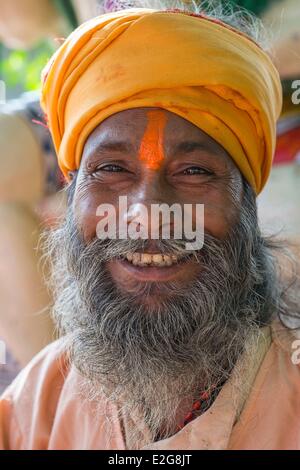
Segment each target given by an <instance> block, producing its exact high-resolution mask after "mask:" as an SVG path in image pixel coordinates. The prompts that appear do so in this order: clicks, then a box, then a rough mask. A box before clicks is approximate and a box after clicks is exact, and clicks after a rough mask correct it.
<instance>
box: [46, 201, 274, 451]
mask: <svg viewBox="0 0 300 470" xmlns="http://www.w3.org/2000/svg"><path fill="white" fill-rule="evenodd" d="M144 243H145V242H144V241H141V240H107V241H102V240H95V241H93V242H92V243H91V244H89V245H88V246H85V245H84V243H83V242H82V240H81V237H80V235H79V234H78V232H77V229H76V225H75V223H74V220H73V215H72V212H71V211H69V213H68V216H67V218H66V222H65V223H64V225H63V226H62V227H60V228H59V229H57V230H56V231H54V232H53V233H51V234H50V237H49V238H48V252H49V253H50V256H51V259H52V262H53V286H54V290H55V291H56V299H55V305H54V316H55V319H56V321H57V324H58V325H59V327H60V329H61V330H62V332H63V333H64V334H65V335H66V341H67V344H68V349H69V353H70V358H71V361H72V363H73V364H74V365H75V366H76V367H77V369H78V370H79V371H80V372H81V374H82V375H83V376H84V377H85V379H86V382H87V383H88V384H89V386H90V389H91V390H93V393H94V396H95V395H96V396H101V395H102V394H105V396H106V397H108V398H109V400H111V401H113V402H115V403H117V404H118V406H119V409H120V410H121V412H122V415H123V416H124V414H125V415H133V414H134V415H136V416H139V417H140V419H141V421H144V422H145V423H146V424H147V427H148V430H149V435H150V441H153V440H155V436H157V435H158V434H159V435H160V438H164V437H168V436H170V435H172V434H173V433H174V432H175V431H176V425H177V424H178V422H177V421H178V410H180V407H181V406H182V403H185V404H190V405H191V404H192V402H193V400H194V399H197V398H198V397H199V395H200V393H201V392H203V391H207V390H210V389H212V388H215V389H217V388H218V387H219V386H221V384H223V383H224V382H225V381H226V380H227V379H228V377H229V376H230V373H231V371H232V368H233V367H234V365H235V364H236V362H237V359H238V358H239V357H240V355H241V354H242V353H243V350H244V347H245V342H246V339H247V338H248V337H249V336H250V335H251V336H252V335H255V334H257V333H258V330H259V327H260V326H261V325H262V324H267V323H268V322H269V321H270V318H271V315H272V314H273V313H274V307H275V306H276V299H277V296H278V291H277V290H276V282H277V281H276V280H277V278H276V273H275V269H274V260H273V257H272V255H271V251H270V249H269V248H268V246H267V243H266V241H265V240H264V239H262V237H261V236H260V234H259V230H258V226H257V216H256V208H255V200H254V197H253V196H252V194H248V196H247V197H246V200H245V203H244V205H243V208H242V210H241V214H240V219H239V221H238V222H237V223H236V225H235V227H234V228H233V229H232V231H231V232H230V233H229V234H228V236H227V237H226V239H225V240H217V239H214V238H213V237H211V236H209V235H206V237H205V244H204V248H202V250H201V252H200V253H195V254H194V255H195V257H196V258H197V259H198V260H199V262H200V263H201V274H200V275H199V278H198V279H195V281H194V282H192V283H191V284H190V286H189V287H188V288H187V287H186V286H185V289H181V288H180V286H179V285H176V284H172V283H168V285H166V286H165V290H166V291H167V294H168V295H164V296H162V300H161V302H156V303H147V302H144V301H143V300H142V299H143V298H145V296H146V297H147V295H148V296H149V295H157V293H155V292H156V289H155V287H157V288H159V287H160V286H155V285H152V286H150V287H148V288H147V290H144V292H141V291H139V289H137V290H136V293H132V294H126V293H125V292H122V291H120V290H119V289H118V288H117V286H116V285H115V283H114V282H113V280H112V279H111V277H110V274H109V272H108V271H107V270H106V267H105V266H106V264H105V263H106V261H107V260H110V259H112V258H114V257H116V256H121V255H123V254H124V253H126V252H128V251H135V250H137V251H139V250H141V248H142V246H143V244H144ZM160 243H161V245H160V248H161V251H162V252H165V253H170V252H173V253H175V254H176V253H178V254H180V253H182V250H183V244H182V242H180V241H176V240H162V241H161V242H160ZM141 289H143V287H142V286H141ZM141 294H143V295H141ZM138 439H139V429H138V427H137V426H135V425H133V426H132V428H131V429H129V437H128V447H135V445H136V443H137V442H138Z"/></svg>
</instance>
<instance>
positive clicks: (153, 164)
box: [139, 110, 167, 170]
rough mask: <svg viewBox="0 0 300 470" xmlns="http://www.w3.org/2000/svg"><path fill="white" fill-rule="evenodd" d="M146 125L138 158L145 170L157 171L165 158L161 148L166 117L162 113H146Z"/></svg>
mask: <svg viewBox="0 0 300 470" xmlns="http://www.w3.org/2000/svg"><path fill="white" fill-rule="evenodd" d="M147 116H148V124H147V128H146V130H145V133H144V136H143V139H142V142H141V145H140V152H139V158H140V160H141V161H143V162H145V163H146V165H147V168H150V169H151V170H158V169H159V168H160V165H161V163H162V161H163V160H164V158H165V155H164V148H163V136H164V129H165V126H166V122H167V116H166V113H165V112H164V111H158V110H153V111H149V112H148V113H147Z"/></svg>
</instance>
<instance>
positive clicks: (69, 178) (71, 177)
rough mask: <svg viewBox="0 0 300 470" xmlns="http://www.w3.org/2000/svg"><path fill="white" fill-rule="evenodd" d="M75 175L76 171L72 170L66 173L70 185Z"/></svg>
mask: <svg viewBox="0 0 300 470" xmlns="http://www.w3.org/2000/svg"><path fill="white" fill-rule="evenodd" d="M77 174H78V170H73V171H69V172H68V180H69V181H70V183H72V182H73V181H74V179H76V176H77Z"/></svg>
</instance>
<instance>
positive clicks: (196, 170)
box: [183, 166, 213, 176]
mask: <svg viewBox="0 0 300 470" xmlns="http://www.w3.org/2000/svg"><path fill="white" fill-rule="evenodd" d="M183 174H184V175H189V176H193V175H212V174H213V173H212V172H211V171H209V170H206V169H205V168H201V167H199V166H190V167H189V168H186V169H185V170H184V171H183Z"/></svg>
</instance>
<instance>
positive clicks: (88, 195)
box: [73, 179, 111, 243]
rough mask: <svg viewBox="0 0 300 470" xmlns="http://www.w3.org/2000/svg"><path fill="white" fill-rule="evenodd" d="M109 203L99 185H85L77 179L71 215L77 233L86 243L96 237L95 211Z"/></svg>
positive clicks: (96, 218)
mask: <svg viewBox="0 0 300 470" xmlns="http://www.w3.org/2000/svg"><path fill="white" fill-rule="evenodd" d="M104 202H105V203H110V202H111V201H108V200H107V197H106V195H105V193H104V194H103V192H102V191H101V190H100V188H99V185H98V186H97V187H96V185H92V184H87V183H86V182H85V181H82V180H80V179H78V181H77V185H76V189H75V192H74V198H73V213H74V218H75V222H76V225H77V228H78V230H79V232H80V233H81V235H82V237H83V239H84V241H85V242H86V243H89V242H91V241H92V240H93V239H94V238H95V237H96V228H97V223H98V222H99V217H98V216H97V209H98V207H99V205H100V204H103V203H104Z"/></svg>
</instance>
